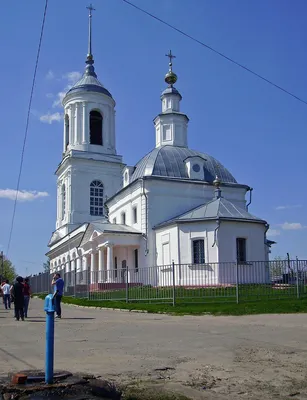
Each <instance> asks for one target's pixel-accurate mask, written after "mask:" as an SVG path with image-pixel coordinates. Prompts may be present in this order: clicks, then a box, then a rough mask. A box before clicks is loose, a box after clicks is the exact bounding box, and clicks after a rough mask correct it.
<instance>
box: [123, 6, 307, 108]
mask: <svg viewBox="0 0 307 400" xmlns="http://www.w3.org/2000/svg"><path fill="white" fill-rule="evenodd" d="M123 2H125V3H127V4H129V5H130V6H132V7H134V8H136V9H137V10H139V11H141V12H142V13H144V14H146V15H148V16H149V17H151V18H154V19H155V20H157V21H159V22H161V23H162V24H164V25H166V26H168V27H169V28H171V29H173V30H175V31H176V32H178V33H180V34H181V35H183V36H186V37H187V38H189V39H191V40H193V41H194V42H196V43H198V44H200V45H201V46H203V47H206V48H207V49H209V50H211V51H213V52H214V53H216V54H218V55H219V56H221V57H223V58H225V59H226V60H227V61H230V62H231V63H233V64H235V65H237V66H238V67H240V68H242V69H244V70H245V71H247V72H249V73H251V74H252V75H254V76H256V77H257V78H259V79H261V80H263V81H264V82H266V83H268V84H270V85H272V86H274V87H275V88H276V89H279V90H281V91H282V92H284V93H286V94H288V95H289V96H292V97H294V98H295V99H296V100H299V101H300V102H302V103H304V104H306V105H307V101H305V100H304V99H302V98H300V97H298V96H296V95H295V94H293V93H291V92H289V91H288V90H287V89H284V88H283V87H281V86H279V85H277V84H276V83H274V82H272V81H270V80H269V79H267V78H265V77H264V76H262V75H260V74H258V73H257V72H255V71H252V70H251V69H250V68H248V67H245V66H244V65H242V64H240V63H238V62H237V61H235V60H233V59H232V58H230V57H228V56H226V55H225V54H223V53H221V52H220V51H218V50H215V49H214V48H213V47H211V46H209V45H207V44H206V43H204V42H202V41H201V40H199V39H196V38H195V37H193V36H191V35H189V34H188V33H186V32H184V31H182V30H181V29H179V28H176V27H175V26H174V25H171V24H170V23H168V22H166V21H164V20H162V19H161V18H159V17H157V16H156V15H154V14H151V13H150V12H148V11H146V10H144V9H143V8H141V7H138V6H137V5H135V4H133V3H131V2H130V1H128V0H123Z"/></svg>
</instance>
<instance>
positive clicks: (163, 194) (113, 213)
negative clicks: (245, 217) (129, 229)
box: [109, 179, 246, 266]
mask: <svg viewBox="0 0 307 400" xmlns="http://www.w3.org/2000/svg"><path fill="white" fill-rule="evenodd" d="M144 186H145V191H146V194H147V201H148V204H147V206H148V211H147V212H148V221H147V222H148V240H147V243H148V250H149V252H148V255H147V257H146V265H147V266H154V265H157V264H159V261H158V260H157V254H156V252H155V248H156V233H155V231H153V227H155V225H157V224H159V223H161V222H164V221H166V220H168V219H171V218H174V217H176V216H178V215H180V214H182V213H184V212H186V211H189V210H191V209H192V208H194V207H197V206H199V205H201V204H204V203H205V202H208V201H211V200H212V199H213V195H214V188H213V187H212V186H210V185H204V184H199V183H192V182H178V181H177V182H175V181H173V182H172V181H169V180H168V181H166V180H160V179H146V180H144ZM245 193H246V189H245V188H232V187H223V191H222V195H223V196H224V197H225V198H227V199H229V200H230V201H232V202H233V203H234V204H237V205H238V206H241V207H245V206H246V201H245ZM134 205H137V207H138V212H139V210H141V213H140V214H141V215H140V216H141V219H140V221H139V220H138V224H133V223H132V212H133V210H132V208H133V206H134ZM123 212H125V213H126V224H127V225H130V226H133V227H134V228H136V229H139V230H140V231H142V232H143V233H145V232H146V198H145V196H144V195H143V188H142V182H141V181H140V182H137V183H133V184H132V185H129V186H127V188H126V190H124V191H123V192H121V193H119V194H118V196H116V197H115V198H113V199H112V201H111V202H110V204H109V217H110V221H111V222H113V220H114V218H116V222H117V223H121V222H120V221H121V214H122V213H123ZM211 261H212V260H211ZM182 262H183V261H182ZM187 262H190V261H187Z"/></svg>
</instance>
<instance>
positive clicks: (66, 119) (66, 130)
mask: <svg viewBox="0 0 307 400" xmlns="http://www.w3.org/2000/svg"><path fill="white" fill-rule="evenodd" d="M64 124H65V150H66V149H67V146H68V145H69V116H68V114H65V119H64Z"/></svg>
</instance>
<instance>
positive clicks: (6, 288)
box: [1, 279, 11, 310]
mask: <svg viewBox="0 0 307 400" xmlns="http://www.w3.org/2000/svg"><path fill="white" fill-rule="evenodd" d="M1 289H2V293H3V303H4V307H5V309H6V310H7V309H10V308H11V292H10V290H11V285H10V284H9V281H8V279H7V280H6V281H5V283H4V285H2V288H1Z"/></svg>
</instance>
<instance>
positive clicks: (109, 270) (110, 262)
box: [107, 244, 113, 282]
mask: <svg viewBox="0 0 307 400" xmlns="http://www.w3.org/2000/svg"><path fill="white" fill-rule="evenodd" d="M112 273H113V245H112V244H108V246H107V281H108V282H112Z"/></svg>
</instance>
